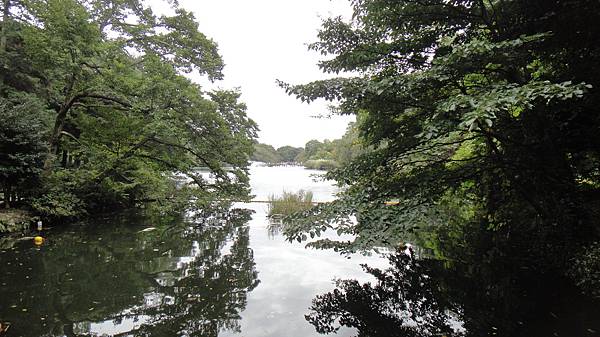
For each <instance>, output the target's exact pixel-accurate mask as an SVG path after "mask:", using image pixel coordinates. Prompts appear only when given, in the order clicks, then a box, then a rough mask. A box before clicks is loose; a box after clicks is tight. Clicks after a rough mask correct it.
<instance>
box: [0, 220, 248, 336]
mask: <svg viewBox="0 0 600 337" xmlns="http://www.w3.org/2000/svg"><path fill="white" fill-rule="evenodd" d="M249 217H250V213H249V212H247V211H240V210H233V211H231V212H229V213H225V214H217V215H211V216H206V217H205V218H203V221H202V223H200V224H187V223H185V222H181V223H176V224H175V225H172V226H170V227H159V229H157V230H154V231H148V232H140V227H139V225H137V226H132V225H131V223H128V222H129V220H128V221H124V222H125V223H122V224H115V223H114V222H115V219H110V221H111V224H110V225H104V226H89V225H86V226H82V227H81V228H78V229H76V230H75V231H71V232H63V233H51V234H50V237H49V240H48V245H46V246H43V247H42V248H41V249H40V250H35V249H31V246H30V245H27V246H24V245H23V246H19V247H17V248H16V249H15V250H11V251H6V252H3V253H2V256H1V258H2V261H3V263H8V264H10V266H11V268H10V269H9V270H10V271H9V272H6V273H3V274H0V281H1V283H2V285H3V286H2V287H1V288H0V298H2V301H1V302H2V303H1V304H0V315H1V317H2V319H3V320H5V321H10V322H13V325H12V327H11V330H12V332H13V333H14V334H15V335H23V336H62V335H67V336H75V335H89V334H109V335H131V334H134V335H136V336H170V335H180V336H217V335H218V333H219V331H222V330H225V329H227V330H233V331H239V329H240V326H239V320H240V315H239V313H240V312H241V311H242V310H244V308H245V307H246V296H247V293H248V292H249V291H251V290H253V289H254V288H255V287H256V286H257V285H258V283H259V280H258V273H257V271H256V269H255V263H254V259H253V254H252V251H251V250H250V249H249V247H248V244H249V232H248V228H247V227H244V226H243V225H244V224H245V223H246V222H247V221H248V220H249ZM31 322H35V324H31Z"/></svg>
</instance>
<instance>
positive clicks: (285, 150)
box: [277, 145, 303, 162]
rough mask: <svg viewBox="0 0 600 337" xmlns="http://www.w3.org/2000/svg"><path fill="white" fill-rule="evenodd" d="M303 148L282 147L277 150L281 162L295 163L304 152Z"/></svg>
mask: <svg viewBox="0 0 600 337" xmlns="http://www.w3.org/2000/svg"><path fill="white" fill-rule="evenodd" d="M302 150H303V149H302V148H301V147H293V146H289V145H287V146H282V147H280V148H278V149H277V153H278V154H279V156H280V157H281V160H282V161H284V162H293V161H295V160H296V157H297V156H298V155H299V154H300V152H302Z"/></svg>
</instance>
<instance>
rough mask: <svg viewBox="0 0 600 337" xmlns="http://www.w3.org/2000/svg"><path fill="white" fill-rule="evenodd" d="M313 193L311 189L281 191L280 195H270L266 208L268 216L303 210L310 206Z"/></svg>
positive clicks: (286, 214)
mask: <svg viewBox="0 0 600 337" xmlns="http://www.w3.org/2000/svg"><path fill="white" fill-rule="evenodd" d="M312 200H313V193H312V192H311V191H304V190H299V191H298V192H286V191H283V194H282V195H281V196H275V195H273V194H272V195H270V196H269V203H268V210H269V216H272V215H274V214H281V215H283V216H288V215H292V214H294V213H297V212H301V211H305V210H307V209H309V208H311V207H312V204H313V202H312Z"/></svg>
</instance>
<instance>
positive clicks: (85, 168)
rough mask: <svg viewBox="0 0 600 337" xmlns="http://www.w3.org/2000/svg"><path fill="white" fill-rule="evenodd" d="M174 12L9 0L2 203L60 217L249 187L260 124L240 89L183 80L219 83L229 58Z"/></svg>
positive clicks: (1, 45) (240, 194)
mask: <svg viewBox="0 0 600 337" xmlns="http://www.w3.org/2000/svg"><path fill="white" fill-rule="evenodd" d="M171 12H172V13H173V14H172V15H170V16H169V15H156V14H154V13H153V12H152V9H151V8H150V7H148V5H147V4H145V3H144V2H142V1H136V0H133V1H129V0H128V1H108V0H97V1H96V0H94V1H84V0H49V1H20V0H3V1H2V7H1V13H2V24H1V25H2V26H1V28H2V30H1V32H0V34H1V35H0V67H1V71H0V99H1V101H0V110H1V112H0V114H1V116H2V118H1V119H0V188H1V189H2V191H3V207H4V208H9V207H18V208H22V209H30V210H33V211H34V212H36V213H37V214H41V215H43V216H46V217H50V218H52V217H54V218H63V217H75V216H79V215H82V214H85V213H89V212H98V211H101V210H104V209H115V208H125V207H132V206H138V205H140V204H141V203H143V202H144V201H148V200H159V201H160V203H155V204H154V205H155V206H156V205H158V206H164V207H173V206H176V207H188V206H203V205H207V204H209V203H210V202H211V200H215V199H227V198H232V197H236V198H244V197H245V196H246V195H247V194H248V177H247V171H246V167H247V165H248V158H249V156H250V155H251V153H252V147H253V143H254V139H255V138H256V132H257V125H256V124H255V123H254V122H253V121H252V120H250V119H249V118H248V117H247V116H246V106H245V105H244V104H243V103H241V102H240V101H239V96H240V93H239V92H237V91H227V90H219V91H211V92H206V91H203V90H202V88H201V87H200V86H199V85H198V84H195V83H193V82H192V81H190V80H189V79H188V78H187V77H185V76H184V75H185V74H189V73H192V72H193V73H196V74H200V75H203V76H204V77H206V78H208V79H209V80H216V79H221V78H222V68H223V61H222V59H221V57H220V56H219V54H218V50H217V45H216V43H215V42H214V41H212V40H211V39H210V38H208V37H206V36H205V35H204V34H202V33H200V32H199V31H198V24H197V23H196V22H195V18H194V16H193V15H192V13H190V12H188V11H186V10H184V9H182V8H178V7H176V5H174V7H173V8H171ZM225 167H226V169H225ZM198 168H204V169H205V172H206V170H208V172H209V173H210V176H207V175H206V174H205V175H202V174H201V173H200V172H199V171H198V170H197V169H198ZM188 182H191V183H188Z"/></svg>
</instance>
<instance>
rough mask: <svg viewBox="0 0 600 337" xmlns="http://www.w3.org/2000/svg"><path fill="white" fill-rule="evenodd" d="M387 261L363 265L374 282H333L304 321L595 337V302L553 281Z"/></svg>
mask: <svg viewBox="0 0 600 337" xmlns="http://www.w3.org/2000/svg"><path fill="white" fill-rule="evenodd" d="M389 261H390V266H391V267H390V268H388V269H385V270H382V269H377V268H370V267H367V266H364V269H365V271H366V272H367V273H368V274H371V275H372V276H374V277H375V278H376V282H373V283H361V282H359V281H356V280H343V281H338V282H337V288H336V289H335V290H334V291H332V292H329V293H326V294H323V295H320V296H318V297H317V298H316V299H315V300H314V301H313V304H312V307H311V312H310V313H309V314H308V315H306V319H307V320H308V321H309V322H310V323H311V324H312V325H313V326H314V327H315V328H316V330H317V331H318V332H320V333H332V332H336V331H337V330H338V329H339V328H340V327H352V328H356V329H357V331H358V334H357V336H361V337H362V336H365V337H366V336H370V337H375V336H540V337H541V336H600V303H599V302H598V301H594V300H591V299H589V298H586V297H584V296H582V295H580V294H579V293H578V292H577V290H576V289H572V288H570V287H569V286H568V282H565V281H564V280H562V279H561V278H560V277H558V276H557V275H550V274H543V275H542V274H539V273H535V272H533V271H531V270H513V271H501V270H499V269H498V268H497V267H495V266H497V264H487V263H480V264H476V263H470V264H465V263H461V264H458V263H452V264H448V263H444V262H443V261H441V260H436V259H430V258H422V259H417V258H411V257H410V256H408V255H407V254H405V253H404V252H402V253H400V252H397V253H396V254H393V255H390V257H389ZM472 262H473V261H472Z"/></svg>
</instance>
